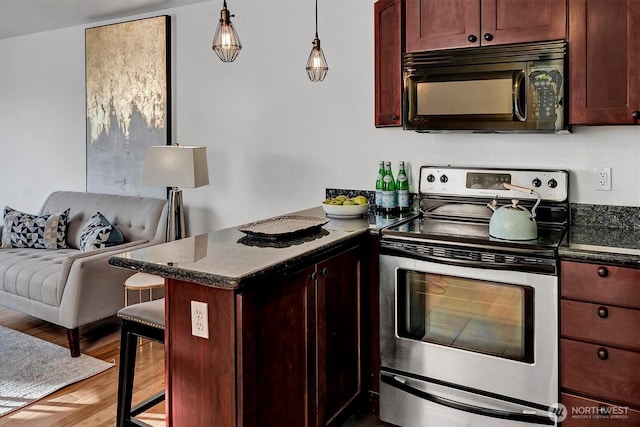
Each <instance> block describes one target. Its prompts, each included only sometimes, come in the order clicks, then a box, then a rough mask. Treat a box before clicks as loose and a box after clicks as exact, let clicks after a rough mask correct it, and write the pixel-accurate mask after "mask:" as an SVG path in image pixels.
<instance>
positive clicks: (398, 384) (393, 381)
mask: <svg viewBox="0 0 640 427" xmlns="http://www.w3.org/2000/svg"><path fill="white" fill-rule="evenodd" d="M380 380H381V381H382V382H383V383H385V384H388V385H390V386H392V387H395V388H397V389H399V390H402V391H404V392H406V393H409V394H412V395H414V396H416V397H418V398H420V399H425V400H428V401H430V402H433V403H436V404H438V405H443V406H446V407H448V408H452V409H457V410H459V411H464V412H469V413H472V414H477V415H484V416H486V417H493V418H501V419H505V420H511V421H521V422H526V423H532V424H542V425H548V426H554V425H556V423H555V421H553V420H552V419H551V417H548V416H542V415H535V414H523V413H519V412H507V411H501V410H498V409H490V408H483V407H481V406H475V405H469V404H468V403H462V402H458V401H455V400H451V399H447V398H444V397H440V396H436V395H433V394H431V393H427V392H424V391H422V390H418V389H415V388H413V387H411V386H410V385H407V384H406V383H404V382H402V381H400V380H399V379H397V378H396V377H395V376H394V375H388V374H385V373H381V374H380Z"/></svg>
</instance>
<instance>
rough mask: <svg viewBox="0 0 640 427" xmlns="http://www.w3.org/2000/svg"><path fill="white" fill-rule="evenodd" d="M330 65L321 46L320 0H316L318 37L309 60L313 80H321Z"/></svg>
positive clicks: (315, 39)
mask: <svg viewBox="0 0 640 427" xmlns="http://www.w3.org/2000/svg"><path fill="white" fill-rule="evenodd" d="M327 71H329V66H327V60H326V58H325V57H324V52H323V51H322V49H321V48H320V39H319V38H318V0H316V37H315V38H314V39H313V48H312V49H311V54H310V55H309V59H308V60H307V74H308V75H309V79H311V81H312V82H321V81H323V80H324V78H325V77H326V76H327Z"/></svg>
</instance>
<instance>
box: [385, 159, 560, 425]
mask: <svg viewBox="0 0 640 427" xmlns="http://www.w3.org/2000/svg"><path fill="white" fill-rule="evenodd" d="M568 181H569V175H568V173H567V172H566V171H557V170H554V171H550V170H506V169H482V168H457V167H430V166H424V167H422V168H421V169H420V182H419V193H420V194H419V196H420V198H419V203H420V213H419V214H418V215H416V216H415V217H412V218H409V219H408V220H407V221H404V222H402V223H400V224H397V225H395V226H393V227H390V228H386V229H383V230H382V232H381V235H382V237H381V249H380V251H381V255H380V358H381V378H380V383H381V385H380V418H381V419H382V420H384V421H387V422H390V423H393V424H396V425H399V426H404V427H429V426H434V427H435V426H438V427H439V426H447V427H456V426H478V427H479V426H488V425H490V426H492V427H501V426H505V427H506V426H510V427H511V426H530V425H535V424H541V425H556V424H557V421H556V419H557V417H558V415H559V414H558V411H559V410H558V409H557V407H558V405H557V402H558V399H559V395H558V298H559V297H558V274H557V273H558V263H559V261H558V247H559V245H560V244H561V242H562V240H563V239H564V237H565V235H566V233H567V228H568V223H569V203H568V189H569V182H568ZM513 185H515V186H517V187H513ZM507 187H509V188H507ZM522 187H524V188H522ZM514 188H516V189H514ZM512 199H514V200H512ZM515 199H518V200H515ZM489 205H492V206H493V210H496V206H498V207H500V206H503V205H510V206H505V207H503V208H498V210H497V211H496V213H495V214H494V213H493V210H492V209H490V208H489ZM500 209H511V210H512V211H510V212H506V211H505V212H500ZM514 210H515V211H519V212H520V211H522V212H527V214H531V213H535V217H534V216H533V215H528V216H527V218H526V219H527V220H531V221H534V224H535V227H534V229H533V230H534V232H535V236H532V237H534V238H531V239H527V240H522V239H521V235H519V234H517V231H518V230H517V229H518V228H519V227H521V226H523V225H527V224H526V222H525V223H522V222H520V223H519V222H518V221H514V223H510V222H511V221H510V220H511V218H512V216H511V214H514V212H513V211H514ZM498 212H500V213H501V214H502V213H506V214H507V215H506V216H503V217H501V218H500V219H501V220H504V218H507V223H504V224H496V219H498V217H494V218H493V220H492V219H491V217H492V215H497V214H498ZM515 216H517V215H514V216H513V218H515ZM492 221H493V222H492ZM497 226H500V229H501V230H504V229H507V230H508V227H515V228H516V230H515V231H516V234H514V236H518V237H519V239H518V240H509V239H505V238H504V234H503V233H501V235H500V236H499V237H495V236H492V234H493V233H492V232H491V231H492V230H493V231H495V230H497V229H498V228H497ZM505 227H507V228H505ZM509 233H510V231H507V236H509V235H510V234H509Z"/></svg>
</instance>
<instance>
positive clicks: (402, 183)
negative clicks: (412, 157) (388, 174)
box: [396, 162, 409, 213]
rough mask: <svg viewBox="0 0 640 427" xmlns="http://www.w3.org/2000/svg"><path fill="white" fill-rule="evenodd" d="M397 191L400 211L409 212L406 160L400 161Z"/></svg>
mask: <svg viewBox="0 0 640 427" xmlns="http://www.w3.org/2000/svg"><path fill="white" fill-rule="evenodd" d="M396 193H397V196H398V211H399V212H403V213H404V212H409V179H408V178H407V172H406V171H405V169H404V162H400V168H399V169H398V177H397V179H396Z"/></svg>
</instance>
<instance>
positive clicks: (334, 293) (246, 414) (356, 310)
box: [110, 207, 371, 427]
mask: <svg viewBox="0 0 640 427" xmlns="http://www.w3.org/2000/svg"><path fill="white" fill-rule="evenodd" d="M291 215H301V216H308V217H316V218H325V214H324V212H323V211H322V209H321V208H319V207H318V208H314V209H309V210H305V211H300V212H296V213H295V214H291ZM369 228H370V225H369V220H368V219H367V218H365V217H362V218H357V219H348V220H347V219H332V220H330V221H329V222H328V223H327V224H325V225H323V226H322V227H321V228H318V229H316V230H312V231H310V232H309V233H305V234H298V235H295V236H292V237H291V238H289V239H282V240H261V239H255V238H252V237H251V236H249V235H247V234H245V233H243V232H241V231H239V230H238V229H236V228H229V229H225V230H220V231H215V232H211V233H208V234H203V235H199V236H195V237H190V238H186V239H182V240H178V241H173V242H169V243H165V244H161V245H157V246H153V247H149V248H146V249H144V250H138V251H132V252H127V253H123V254H119V255H116V256H114V257H112V258H111V260H110V263H111V264H112V265H114V266H118V267H123V268H127V269H132V270H136V271H143V272H147V273H151V274H157V275H160V276H163V277H165V278H166V279H167V280H166V289H165V298H166V305H165V306H166V325H167V328H166V332H165V334H166V342H165V355H166V359H165V360H166V363H165V365H166V367H165V369H166V390H167V407H166V411H167V424H168V425H169V426H171V425H173V426H184V425H188V426H209V425H212V424H211V423H212V420H215V425H217V426H236V425H238V426H255V425H258V424H259V425H278V426H287V425H288V426H292V427H293V426H295V427H299V426H320V425H322V426H324V425H331V424H332V423H334V422H335V423H336V424H337V423H339V422H340V421H341V420H342V419H343V417H344V416H346V415H348V412H349V411H347V409H349V408H351V407H352V406H353V405H354V404H356V403H357V401H358V399H359V397H360V395H361V390H362V370H361V368H362V364H361V352H360V348H361V337H362V324H361V311H362V304H361V301H362V298H363V292H366V291H365V290H364V289H363V288H364V286H363V284H364V283H365V282H366V280H367V277H368V259H367V256H368V255H367V251H364V250H363V248H364V247H365V246H367V245H364V243H366V240H367V239H370V238H371V234H370V233H368V232H367V231H368V230H369ZM194 301H195V302H200V303H204V304H206V306H205V315H206V321H205V322H204V324H197V325H196V323H197V321H196V320H194V321H193V324H192V302H194ZM194 325H196V326H194ZM192 327H194V328H195V329H192ZM194 334H195V335H194ZM196 335H201V336H196ZM203 336H205V337H203Z"/></svg>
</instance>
